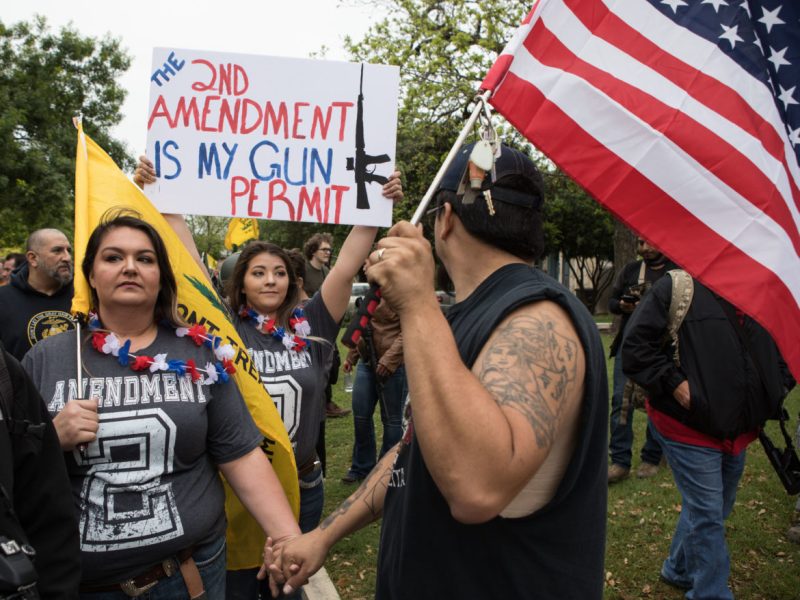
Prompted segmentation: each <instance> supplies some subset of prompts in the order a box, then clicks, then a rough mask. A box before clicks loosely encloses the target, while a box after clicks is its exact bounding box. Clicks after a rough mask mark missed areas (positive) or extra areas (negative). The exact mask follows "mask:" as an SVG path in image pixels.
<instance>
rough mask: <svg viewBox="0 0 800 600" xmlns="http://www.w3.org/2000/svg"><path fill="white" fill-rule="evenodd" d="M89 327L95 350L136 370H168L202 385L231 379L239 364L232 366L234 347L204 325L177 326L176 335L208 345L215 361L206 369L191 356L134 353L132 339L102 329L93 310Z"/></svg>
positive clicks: (206, 366) (209, 363)
mask: <svg viewBox="0 0 800 600" xmlns="http://www.w3.org/2000/svg"><path fill="white" fill-rule="evenodd" d="M89 330H90V331H91V332H92V347H93V348H94V349H95V350H97V351H98V352H101V353H102V354H110V355H112V356H115V357H116V358H117V362H119V364H120V365H122V366H123V367H130V368H131V369H132V370H133V371H144V370H149V371H150V372H151V373H155V372H156V371H169V372H172V373H176V374H177V375H178V376H179V377H183V376H185V375H189V377H191V378H192V381H194V382H197V383H199V384H200V385H213V384H215V383H226V382H227V381H228V379H230V375H233V374H234V373H236V367H234V366H233V357H234V356H235V355H236V352H235V350H234V349H233V346H231V345H230V344H223V343H222V338H221V337H219V336H216V335H211V334H209V333H208V330H207V329H206V328H205V326H203V325H192V326H191V327H178V328H176V329H175V335H176V336H177V337H179V338H182V337H187V336H188V337H189V338H190V339H191V340H192V341H193V342H194V343H195V345H196V346H203V345H205V346H206V347H208V348H210V349H211V350H212V351H213V352H214V357H215V358H216V361H214V362H211V361H209V362H207V363H206V365H205V367H203V368H201V367H198V366H197V365H196V364H195V361H194V360H193V359H191V358H190V359H189V360H180V359H172V360H168V359H167V354H166V353H164V354H156V355H155V356H152V357H151V356H145V355H143V354H132V353H131V351H130V349H131V340H129V339H128V340H125V341H124V342H121V341H120V339H119V338H118V337H117V336H116V334H115V333H114V332H113V331H109V330H108V329H103V324H102V323H101V322H100V319H99V318H98V317H97V315H96V314H94V313H90V314H89ZM203 373H205V376H203Z"/></svg>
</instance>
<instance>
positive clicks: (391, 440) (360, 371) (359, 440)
mask: <svg viewBox="0 0 800 600" xmlns="http://www.w3.org/2000/svg"><path fill="white" fill-rule="evenodd" d="M382 395H383V398H382V401H381V398H380V394H379V391H378V382H377V376H376V375H375V371H373V370H372V368H371V367H370V366H369V365H367V364H365V363H364V362H360V363H358V367H357V369H356V378H355V381H354V382H353V427H354V428H355V442H354V443H353V464H352V465H351V467H350V474H351V475H354V476H356V477H358V478H361V479H363V478H364V477H366V476H367V475H369V472H370V471H372V469H373V468H374V467H375V464H376V463H377V461H378V460H380V458H381V457H382V456H383V455H384V454H386V452H387V451H388V450H389V449H390V448H392V447H393V446H394V445H395V444H397V442H399V441H400V438H401V437H402V435H403V404H404V402H405V399H406V396H407V395H408V383H407V382H406V370H405V367H404V366H403V365H400V366H399V367H397V370H396V371H395V372H394V373H392V375H391V376H390V377H389V379H387V380H386V381H385V382H384V384H383V394H382ZM379 401H380V402H379ZM378 403H380V407H381V421H382V422H383V443H382V444H381V452H380V454H379V455H378V456H377V458H376V455H375V453H376V443H375V424H374V423H373V421H372V415H373V413H374V412H375V405H376V404H378Z"/></svg>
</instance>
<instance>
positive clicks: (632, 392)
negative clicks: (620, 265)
mask: <svg viewBox="0 0 800 600" xmlns="http://www.w3.org/2000/svg"><path fill="white" fill-rule="evenodd" d="M667 275H669V276H670V278H671V279H672V296H671V298H670V301H669V317H668V319H667V333H666V335H665V336H664V343H665V344H666V343H667V342H671V343H672V348H673V352H672V360H673V362H674V363H675V365H676V366H678V367H680V366H681V356H680V348H679V344H678V330H679V329H680V328H681V325H682V324H683V319H684V318H685V317H686V313H687V312H689V306H691V304H692V298H693V297H694V281H693V280H692V276H691V275H689V274H688V273H687V272H686V271H684V270H683V269H673V270H672V271H667ZM648 395H649V394H648V392H647V390H646V389H644V388H643V387H642V386H640V385H638V384H637V383H634V382H633V380H632V379H628V380H627V381H626V382H625V387H624V388H623V390H622V413H621V415H620V419H619V422H620V424H621V425H625V424H626V423H627V422H628V413H629V412H630V408H631V406H633V407H634V408H639V409H642V410H643V409H644V407H645V401H646V400H647V397H648Z"/></svg>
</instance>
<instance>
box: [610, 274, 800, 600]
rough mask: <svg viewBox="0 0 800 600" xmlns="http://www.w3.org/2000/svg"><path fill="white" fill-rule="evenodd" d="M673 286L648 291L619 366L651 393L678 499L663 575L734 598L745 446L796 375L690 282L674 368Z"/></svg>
mask: <svg viewBox="0 0 800 600" xmlns="http://www.w3.org/2000/svg"><path fill="white" fill-rule="evenodd" d="M690 284H691V282H690ZM676 285H677V284H676ZM672 287H673V278H672V277H671V276H670V277H662V278H661V279H659V280H658V281H657V282H656V283H655V284H654V285H653V287H652V289H651V290H650V292H649V293H648V294H647V295H646V296H645V297H644V299H643V300H642V301H641V302H640V303H639V307H638V308H637V309H636V312H634V313H633V316H632V317H631V319H630V321H629V322H628V326H627V328H626V333H625V339H624V340H623V342H622V369H623V371H624V373H625V375H626V376H627V377H630V378H631V379H633V380H634V381H635V382H636V383H638V384H639V385H641V386H642V387H644V388H645V389H647V391H648V392H649V394H650V396H649V399H648V402H647V414H648V416H649V417H650V422H651V424H652V431H653V435H654V436H655V438H656V440H657V441H658V442H659V444H661V448H662V449H663V450H664V454H665V455H666V457H667V460H668V461H669V465H670V467H671V468H672V473H673V475H674V477H675V484H676V486H677V487H678V491H680V493H681V498H682V502H681V514H680V517H679V518H678V524H677V527H676V529H675V534H674V535H673V538H672V544H671V547H670V552H669V556H668V557H667V559H666V560H665V561H664V564H663V565H662V567H661V579H662V580H663V581H665V582H666V583H668V584H670V585H672V586H674V587H678V588H682V589H686V590H692V591H691V596H689V597H692V598H697V599H700V598H715V599H721V600H724V599H732V598H733V595H732V593H731V590H730V588H729V587H728V575H729V572H730V558H729V556H728V549H727V546H726V544H725V519H726V518H727V517H728V515H729V514H730V512H731V510H732V509H733V504H734V501H735V500H736V487H737V485H738V483H739V479H740V478H741V476H742V471H743V470H744V462H745V448H746V447H747V445H748V444H749V443H750V442H752V441H753V440H754V439H755V438H756V437H758V430H759V428H760V427H761V426H762V425H763V424H764V422H765V421H766V420H767V419H768V418H772V417H774V416H776V415H777V414H778V408H779V406H780V403H781V400H782V399H783V398H784V397H785V396H786V394H787V393H788V391H789V390H790V389H791V388H792V387H794V379H792V377H791V375H790V373H789V371H788V369H787V367H786V363H785V362H784V361H783V359H782V358H781V355H780V352H779V351H778V348H777V346H776V345H775V342H774V341H773V339H772V338H771V337H770V335H769V333H767V332H766V331H765V330H764V328H762V327H761V326H760V325H759V324H758V323H756V322H755V321H754V320H753V319H751V318H750V317H748V316H747V315H745V314H743V313H740V312H738V311H737V310H736V309H735V308H734V307H733V306H732V305H731V304H730V303H728V302H727V301H726V300H725V299H723V298H721V297H720V296H718V295H717V294H715V293H714V292H712V291H711V290H709V289H708V288H707V287H705V286H704V285H703V284H701V283H700V282H699V281H696V280H695V281H694V282H693V287H694V292H693V297H692V299H691V304H690V305H689V308H688V311H687V312H686V316H685V318H684V320H683V323H682V324H681V326H680V328H679V329H678V333H677V349H678V353H677V356H678V362H679V364H677V363H676V361H675V360H674V358H673V357H674V356H675V354H674V350H675V348H674V345H673V344H670V343H665V342H664V340H665V334H666V332H667V329H668V323H669V310H670V304H671V303H672V302H673V300H672ZM687 289H688V286H687ZM678 291H679V296H681V297H684V296H683V295H682V294H681V293H680V288H678ZM676 301H677V300H676ZM684 301H685V300H684ZM667 339H668V338H667Z"/></svg>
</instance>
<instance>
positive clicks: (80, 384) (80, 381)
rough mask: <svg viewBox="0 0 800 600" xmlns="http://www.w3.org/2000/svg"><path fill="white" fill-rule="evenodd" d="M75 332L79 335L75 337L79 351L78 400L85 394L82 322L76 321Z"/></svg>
mask: <svg viewBox="0 0 800 600" xmlns="http://www.w3.org/2000/svg"><path fill="white" fill-rule="evenodd" d="M75 331H76V333H77V334H78V335H76V336H75V340H76V341H75V348H76V349H77V359H78V398H80V397H81V395H82V394H83V372H82V369H81V320H80V319H75Z"/></svg>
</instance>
